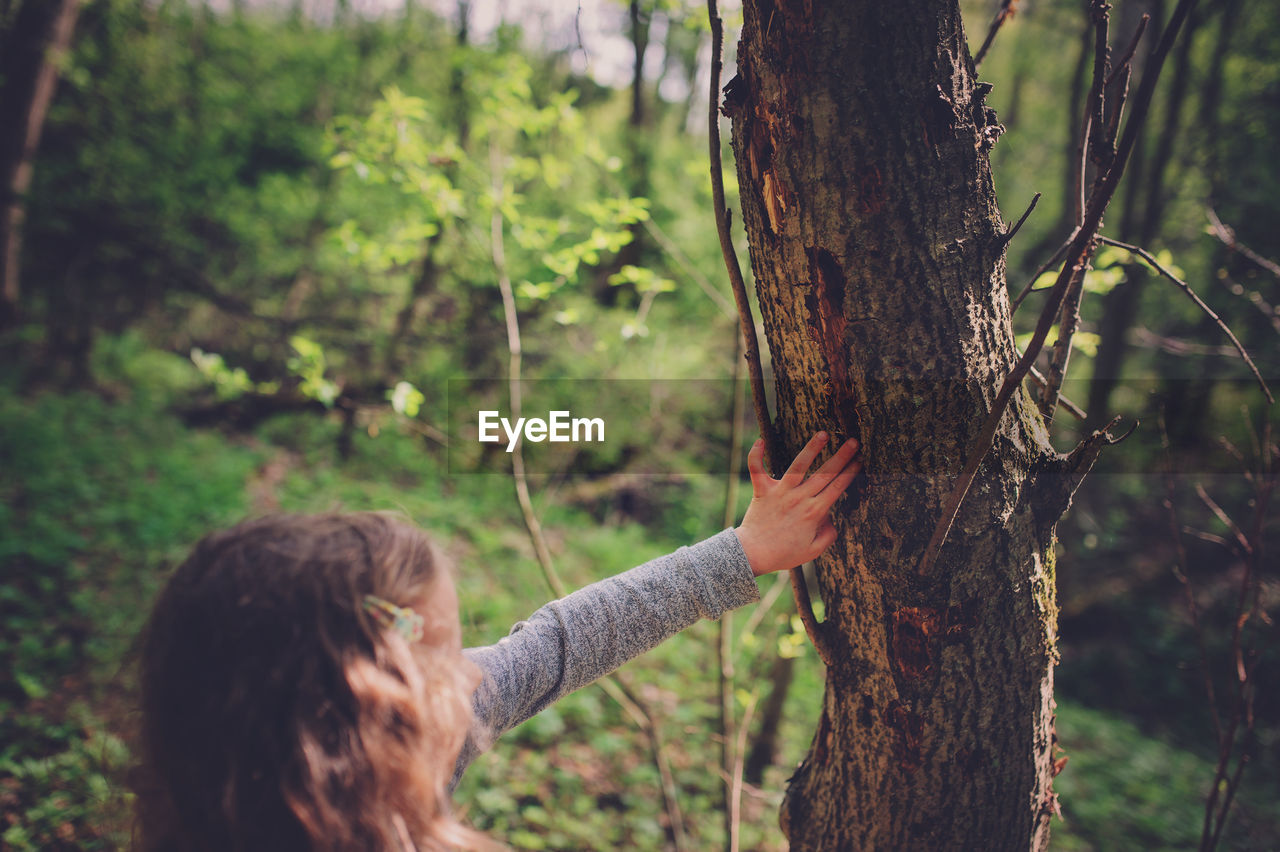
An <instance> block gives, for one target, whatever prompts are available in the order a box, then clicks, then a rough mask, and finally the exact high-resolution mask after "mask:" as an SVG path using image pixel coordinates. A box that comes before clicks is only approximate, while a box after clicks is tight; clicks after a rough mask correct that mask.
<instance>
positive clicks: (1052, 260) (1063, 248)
mask: <svg viewBox="0 0 1280 852" xmlns="http://www.w3.org/2000/svg"><path fill="white" fill-rule="evenodd" d="M1075 238H1076V231H1074V230H1073V231H1072V232H1071V236H1069V237H1067V241H1066V242H1065V243H1063V244H1062V245H1060V246H1058V248H1057V250H1056V251H1055V252H1054V253H1053V254H1052V255H1051V256H1050V257H1049V259H1048V260H1046V261H1045V262H1044V263H1042V264H1040V266H1039V267H1038V268H1037V269H1036V271H1035V272H1033V273H1032V274H1031V280H1030V281H1028V282H1027V286H1025V287H1023V288H1022V290H1021V292H1019V293H1018V295H1017V297H1016V298H1015V299H1014V300H1013V304H1012V305H1010V306H1009V314H1010V316H1012V315H1013V314H1015V313H1017V311H1018V306H1019V305H1021V304H1022V300H1023V299H1025V298H1027V294H1028V293H1039V292H1040V290H1033V289H1032V288H1033V287H1035V285H1036V282H1037V281H1039V280H1040V276H1041V275H1044V274H1045V273H1046V272H1048V271H1049V270H1050V269H1052V268H1053V267H1055V266H1057V265H1058V262H1059V261H1061V260H1062V256H1063V255H1064V254H1066V252H1067V249H1068V248H1070V247H1071V242H1072V240H1074V239H1075ZM1045 289H1049V288H1045Z"/></svg>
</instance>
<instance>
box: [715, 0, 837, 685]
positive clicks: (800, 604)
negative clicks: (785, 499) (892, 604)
mask: <svg viewBox="0 0 1280 852" xmlns="http://www.w3.org/2000/svg"><path fill="white" fill-rule="evenodd" d="M707 17H708V19H709V20H710V22H711V93H710V95H711V97H710V101H711V103H710V114H709V116H708V130H709V133H708V136H709V137H710V138H709V140H708V146H709V151H710V160H711V195H712V203H713V204H714V205H715V216H716V232H717V233H718V234H719V235H720V251H721V253H722V254H723V255H724V263H725V268H726V269H727V270H728V272H729V283H730V284H731V285H732V286H733V300H734V302H735V303H736V304H737V306H738V316H739V317H740V319H741V322H742V338H743V341H744V343H745V345H746V355H745V357H746V360H747V368H748V370H749V373H750V376H751V401H752V404H753V406H754V408H755V413H756V422H757V423H758V424H759V426H760V436H761V437H762V438H763V439H764V450H765V464H766V466H767V467H768V468H769V469H770V470H781V469H782V466H783V464H784V462H783V448H782V441H781V438H780V437H779V436H778V433H777V430H776V429H774V427H773V420H772V418H770V416H769V401H768V399H767V398H766V396H765V389H764V370H763V369H762V368H761V366H760V346H759V343H758V342H757V340H756V324H755V319H754V318H753V317H752V313H751V302H750V300H749V299H748V297H747V284H746V281H745V280H744V279H743V277H742V267H741V265H740V264H739V263H738V253H737V251H735V249H734V247H733V237H732V235H731V234H730V232H729V209H728V207H726V206H725V200H724V174H723V165H722V163H721V157H720V70H721V51H722V49H723V46H724V26H723V23H722V22H721V20H720V13H719V12H718V11H717V9H716V0H707ZM791 588H792V591H793V593H794V594H795V599H796V609H797V610H798V611H799V612H800V620H801V621H802V622H803V623H804V629H805V632H806V633H807V634H808V636H809V641H810V642H812V643H813V647H814V648H815V649H817V651H818V656H819V657H821V658H822V661H823V662H824V663H827V664H828V665H829V664H830V662H831V650H830V648H829V647H828V642H827V640H826V636H825V634H824V633H823V631H822V627H821V625H819V624H818V620H817V618H815V617H814V614H813V602H812V601H811V600H810V598H809V589H808V587H807V586H806V585H805V580H804V574H802V573H801V572H800V569H799V568H792V569H791Z"/></svg>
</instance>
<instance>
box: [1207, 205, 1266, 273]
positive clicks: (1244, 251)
mask: <svg viewBox="0 0 1280 852" xmlns="http://www.w3.org/2000/svg"><path fill="white" fill-rule="evenodd" d="M1205 212H1206V213H1208V214H1209V222H1210V223H1211V224H1212V225H1213V235H1214V236H1215V237H1217V238H1218V239H1219V240H1220V241H1221V242H1222V244H1223V245H1224V246H1226V247H1227V248H1229V249H1231V250H1232V251H1234V252H1238V253H1239V254H1240V255H1241V256H1243V257H1246V258H1248V259H1249V260H1251V261H1253V262H1254V263H1256V264H1257V265H1258V266H1261V267H1262V268H1263V269H1265V270H1267V272H1270V273H1271V274H1272V275H1274V276H1275V277H1276V278H1280V263H1276V262H1275V261H1274V260H1271V259H1270V258H1266V257H1263V256H1262V255H1260V254H1258V253H1257V252H1256V251H1254V250H1253V249H1251V248H1249V247H1248V246H1247V245H1245V244H1244V243H1242V242H1240V241H1239V240H1238V239H1236V232H1235V229H1233V228H1232V227H1230V226H1229V225H1224V224H1222V220H1221V219H1219V218H1218V214H1217V212H1216V211H1215V210H1214V209H1213V208H1212V207H1206V208H1205Z"/></svg>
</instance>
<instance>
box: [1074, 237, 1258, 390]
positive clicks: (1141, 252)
mask: <svg viewBox="0 0 1280 852" xmlns="http://www.w3.org/2000/svg"><path fill="white" fill-rule="evenodd" d="M1098 239H1099V240H1100V241H1101V242H1104V243H1106V244H1107V245H1109V246H1115V247H1116V248H1122V249H1124V250H1125V251H1127V252H1130V253H1132V254H1136V255H1137V256H1138V257H1140V258H1142V259H1143V260H1144V261H1146V262H1147V263H1148V264H1149V265H1150V266H1151V268H1152V269H1154V270H1155V271H1156V272H1158V273H1160V274H1161V275H1163V276H1164V277H1165V278H1168V279H1169V280H1170V281H1172V282H1173V283H1174V284H1176V285H1177V286H1178V289H1180V290H1181V291H1182V292H1184V293H1186V294H1187V298H1189V299H1191V301H1193V302H1195V304H1196V307H1198V308H1199V309H1200V310H1201V311H1203V312H1204V314H1205V315H1206V316H1207V317H1209V319H1211V320H1213V321H1214V322H1215V323H1216V324H1217V326H1218V328H1220V329H1222V333H1223V334H1225V335H1226V336H1227V338H1228V339H1230V341H1231V345H1232V346H1234V347H1235V348H1236V351H1237V352H1239V353H1240V357H1241V358H1243V359H1244V362H1245V364H1247V365H1248V367H1249V370H1250V372H1252V373H1253V377H1254V378H1255V379H1256V380H1257V382H1258V386H1259V387H1260V388H1262V393H1263V394H1264V395H1265V396H1266V397H1267V402H1271V403H1274V402H1275V401H1276V399H1275V397H1274V396H1272V395H1271V389H1270V388H1269V387H1267V383H1266V381H1264V380H1263V378H1262V374H1261V373H1260V372H1258V367H1257V365H1256V364H1254V363H1253V359H1252V358H1250V357H1249V353H1248V352H1246V351H1245V348H1244V346H1243V345H1242V344H1241V343H1240V341H1239V340H1238V339H1236V336H1235V335H1234V334H1232V333H1231V329H1230V328H1228V327H1227V324H1226V323H1225V322H1223V321H1222V318H1221V317H1219V316H1218V315H1217V314H1216V313H1214V310H1213V308H1211V307H1209V306H1208V305H1206V304H1205V303H1204V301H1203V300H1202V299H1201V298H1200V297H1199V296H1197V295H1196V293H1195V291H1194V290H1192V289H1191V285H1189V284H1187V282H1185V281H1183V280H1182V279H1181V278H1179V277H1178V276H1176V275H1174V274H1173V273H1172V272H1170V271H1169V270H1168V269H1165V268H1164V266H1162V265H1161V264H1160V262H1159V261H1157V260H1156V259H1155V258H1154V257H1152V256H1151V254H1150V252H1148V251H1146V250H1145V249H1143V248H1139V247H1138V246H1134V245H1130V244H1128V243H1122V242H1120V241H1119V240H1113V239H1111V238H1110V237H1102V236H1100V237H1098Z"/></svg>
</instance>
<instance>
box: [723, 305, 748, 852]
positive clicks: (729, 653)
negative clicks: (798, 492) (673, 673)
mask: <svg viewBox="0 0 1280 852" xmlns="http://www.w3.org/2000/svg"><path fill="white" fill-rule="evenodd" d="M733 340H734V348H735V349H736V350H737V353H736V355H737V357H735V358H734V359H733V408H732V412H731V413H730V415H729V416H730V418H731V419H730V427H729V469H728V473H727V474H726V476H725V489H724V522H723V524H722V526H724V527H731V526H733V525H734V522H735V521H736V520H737V519H738V486H739V475H738V465H739V458H740V456H741V454H742V418H743V415H744V414H746V399H745V397H744V395H743V393H742V390H741V389H740V388H739V387H738V383H739V382H741V381H742V366H743V363H744V358H743V354H744V352H743V350H744V348H745V345H744V342H743V339H742V332H741V330H740V329H737V328H735V329H734V335H733ZM716 630H717V631H718V633H719V635H718V636H717V637H716V638H717V639H718V640H719V641H718V642H717V643H716V657H717V659H716V662H717V663H718V664H719V669H720V736H721V738H722V739H721V745H720V763H721V765H722V766H723V767H724V772H725V776H726V780H725V787H724V821H725V824H724V828H725V837H726V838H727V839H728V845H727V849H728V850H729V852H738V843H739V837H738V829H739V828H740V820H739V819H738V813H739V807H740V806H741V801H742V800H741V796H740V790H735V787H734V778H735V777H740V776H735V774H734V771H735V767H736V766H740V765H741V762H742V760H741V757H742V755H741V751H740V750H739V747H738V744H737V743H738V737H737V735H736V731H735V714H734V708H733V692H734V671H733V613H732V612H731V611H730V612H726V613H724V614H723V615H721V616H720V623H719V624H718V625H717V626H716ZM745 726H746V722H745V720H744V722H743V727H744V728H745Z"/></svg>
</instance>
